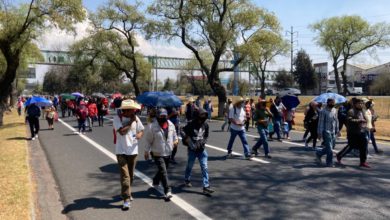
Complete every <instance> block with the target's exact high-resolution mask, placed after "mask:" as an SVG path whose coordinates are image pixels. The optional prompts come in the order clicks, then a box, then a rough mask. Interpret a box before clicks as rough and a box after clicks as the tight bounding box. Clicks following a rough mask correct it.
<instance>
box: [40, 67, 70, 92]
mask: <svg viewBox="0 0 390 220" xmlns="http://www.w3.org/2000/svg"><path fill="white" fill-rule="evenodd" d="M69 71H70V67H69V66H57V67H53V68H51V69H49V71H48V72H47V73H46V74H45V77H44V79H43V84H42V90H43V91H44V92H46V93H49V94H51V95H54V94H60V93H62V92H64V91H65V90H66V84H65V83H64V82H65V81H66V78H67V76H68V75H69Z"/></svg>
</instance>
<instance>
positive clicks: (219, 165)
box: [39, 116, 390, 219]
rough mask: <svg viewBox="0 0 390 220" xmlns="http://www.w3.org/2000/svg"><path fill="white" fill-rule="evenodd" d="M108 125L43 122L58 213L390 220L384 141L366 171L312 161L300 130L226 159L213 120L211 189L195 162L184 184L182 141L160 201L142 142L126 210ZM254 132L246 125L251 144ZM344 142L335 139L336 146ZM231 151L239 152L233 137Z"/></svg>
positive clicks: (223, 137)
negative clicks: (82, 130) (248, 154)
mask: <svg viewBox="0 0 390 220" xmlns="http://www.w3.org/2000/svg"><path fill="white" fill-rule="evenodd" d="M108 118H111V116H109V117H108ZM106 122H107V123H106V124H105V126H104V127H94V128H93V131H92V132H87V134H86V135H78V134H76V133H75V132H74V131H72V129H74V128H72V127H76V125H77V122H76V120H75V119H74V118H65V119H62V122H58V123H56V124H55V130H53V131H51V130H45V128H47V124H46V122H45V121H43V120H41V128H43V129H42V131H41V132H40V134H39V140H40V142H41V144H42V146H43V148H44V150H45V152H46V155H47V157H48V160H49V163H50V166H51V168H52V170H53V173H54V175H55V178H56V180H57V183H58V185H59V190H60V193H61V198H62V203H63V205H64V210H63V213H64V214H66V215H67V216H68V217H69V218H70V219H194V218H198V219H207V218H211V219H390V199H389V198H390V160H389V152H390V147H389V146H390V144H380V148H382V149H384V150H385V155H375V154H373V148H372V147H371V146H369V150H370V154H371V155H372V156H371V157H370V158H369V159H368V160H369V163H370V165H372V169H369V170H368V169H361V168H359V167H358V164H359V159H358V158H356V157H347V158H345V159H343V162H344V164H345V166H343V167H335V168H326V167H319V166H317V165H316V164H315V162H314V152H313V151H305V150H304V147H303V142H302V141H301V138H302V133H299V132H292V134H291V137H292V140H291V141H284V142H282V143H281V142H277V141H273V142H270V148H271V155H272V159H266V158H264V157H263V156H259V157H256V159H255V160H253V161H248V160H244V159H243V158H242V156H239V155H237V156H236V157H235V158H233V159H226V158H225V155H226V151H225V149H226V146H227V142H228V139H229V136H230V135H229V133H228V132H221V131H220V126H221V122H218V121H212V122H210V123H209V125H210V131H211V132H210V138H209V141H208V148H207V151H208V154H209V174H210V183H211V186H212V187H213V188H214V189H215V190H216V192H215V193H214V194H213V195H212V196H211V197H208V196H205V195H203V194H202V188H201V187H202V186H201V173H200V168H199V164H198V162H196V164H195V166H194V169H193V178H192V184H193V187H192V188H185V187H183V179H184V169H185V166H186V152H187V150H186V149H185V147H184V146H182V145H180V146H179V150H178V154H177V161H178V164H177V165H172V166H171V167H170V169H169V178H170V184H171V185H172V188H173V189H172V191H173V193H174V198H173V199H172V201H171V202H165V201H164V200H163V199H162V198H161V195H160V194H159V193H158V192H157V191H156V190H154V189H152V188H151V187H150V185H148V183H149V184H150V178H151V177H153V175H154V173H155V172H156V167H155V165H154V164H153V163H151V162H150V161H145V160H144V159H143V146H144V144H143V142H142V141H141V143H140V154H139V157H138V163H137V167H136V169H137V170H138V171H139V172H138V176H140V177H142V178H136V180H135V182H134V185H133V187H132V190H133V197H134V202H133V203H132V207H131V208H130V210H129V211H121V209H120V208H121V205H122V201H121V198H120V196H119V193H120V184H119V172H118V168H117V165H116V161H115V160H114V159H115V157H114V154H113V153H114V150H115V146H114V144H113V137H112V126H111V121H109V119H108V120H106ZM257 136H258V135H257V134H256V132H255V129H254V128H251V129H250V131H249V132H248V141H249V143H250V145H251V146H253V145H254V143H255V141H256V140H257ZM345 142H346V141H345V140H344V139H339V141H338V144H337V147H336V150H340V149H341V147H342V146H343V145H345ZM98 148H100V150H99V149H98ZM233 150H234V151H235V152H237V154H242V152H243V149H242V145H241V143H240V141H239V139H238V138H237V139H236V141H235V144H234V148H233ZM260 152H261V153H262V149H261V150H260ZM260 155H263V154H260ZM145 181H146V182H145Z"/></svg>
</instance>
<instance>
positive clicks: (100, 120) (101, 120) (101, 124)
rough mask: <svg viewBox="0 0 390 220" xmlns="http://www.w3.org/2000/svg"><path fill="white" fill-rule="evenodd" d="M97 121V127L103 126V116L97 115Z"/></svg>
mask: <svg viewBox="0 0 390 220" xmlns="http://www.w3.org/2000/svg"><path fill="white" fill-rule="evenodd" d="M98 121H99V126H103V124H104V115H101V114H99V115H98Z"/></svg>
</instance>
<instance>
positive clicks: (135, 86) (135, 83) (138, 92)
mask: <svg viewBox="0 0 390 220" xmlns="http://www.w3.org/2000/svg"><path fill="white" fill-rule="evenodd" d="M131 82H132V83H133V87H134V94H135V96H139V95H140V94H141V90H140V89H139V86H138V84H137V82H136V81H135V80H132V81H131Z"/></svg>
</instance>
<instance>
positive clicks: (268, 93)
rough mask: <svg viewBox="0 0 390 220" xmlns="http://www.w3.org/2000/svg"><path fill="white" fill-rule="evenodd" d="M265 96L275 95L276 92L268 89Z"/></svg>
mask: <svg viewBox="0 0 390 220" xmlns="http://www.w3.org/2000/svg"><path fill="white" fill-rule="evenodd" d="M265 94H266V95H273V94H274V91H273V90H272V89H267V90H265Z"/></svg>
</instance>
